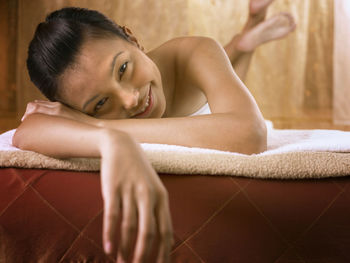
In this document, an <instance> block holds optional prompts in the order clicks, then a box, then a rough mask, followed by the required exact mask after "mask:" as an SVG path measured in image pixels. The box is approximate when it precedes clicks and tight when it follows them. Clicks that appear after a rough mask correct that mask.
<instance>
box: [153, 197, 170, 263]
mask: <svg viewBox="0 0 350 263" xmlns="http://www.w3.org/2000/svg"><path fill="white" fill-rule="evenodd" d="M156 217H157V222H158V228H159V234H160V240H159V250H158V257H157V262H170V251H171V248H172V245H173V244H174V239H173V228H172V222H171V215H170V209H169V204H168V201H167V199H163V200H162V201H161V202H160V205H159V207H158V208H157V210H156Z"/></svg>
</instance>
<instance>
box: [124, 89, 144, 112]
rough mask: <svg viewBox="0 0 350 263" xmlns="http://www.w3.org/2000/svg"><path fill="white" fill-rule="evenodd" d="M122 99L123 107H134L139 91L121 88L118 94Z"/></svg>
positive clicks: (136, 103)
mask: <svg viewBox="0 0 350 263" xmlns="http://www.w3.org/2000/svg"><path fill="white" fill-rule="evenodd" d="M119 96H120V97H121V100H122V104H123V107H124V108H125V109H126V110H130V109H133V108H135V107H136V106H137V105H138V102H139V97H140V92H138V91H130V90H127V91H125V90H122V91H121V92H120V94H119Z"/></svg>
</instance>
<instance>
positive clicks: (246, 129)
mask: <svg viewBox="0 0 350 263" xmlns="http://www.w3.org/2000/svg"><path fill="white" fill-rule="evenodd" d="M95 124H96V125H97V126H99V127H104V128H108V129H115V130H121V131H124V132H126V133H128V134H130V135H131V136H132V137H134V139H135V140H136V141H138V142H140V143H161V144H174V145H182V146H188V147H201V148H210V149H218V150H224V151H232V152H240V153H246V154H252V153H258V152H261V151H264V150H265V149H266V127H265V122H264V121H263V120H257V119H254V120H253V119H252V118H244V117H239V118H238V117H235V116H233V114H231V113H216V114H210V115H201V116H192V117H176V118H162V119H123V120H96V122H95Z"/></svg>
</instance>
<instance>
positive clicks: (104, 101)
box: [94, 97, 108, 113]
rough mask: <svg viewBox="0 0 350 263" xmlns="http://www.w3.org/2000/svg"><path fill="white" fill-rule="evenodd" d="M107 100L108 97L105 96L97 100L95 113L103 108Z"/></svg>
mask: <svg viewBox="0 0 350 263" xmlns="http://www.w3.org/2000/svg"><path fill="white" fill-rule="evenodd" d="M107 100H108V97H106V98H103V99H102V100H100V101H99V102H97V104H96V106H95V108H94V113H97V112H98V111H99V110H100V109H101V108H102V106H103V105H104V104H105V103H106V101H107Z"/></svg>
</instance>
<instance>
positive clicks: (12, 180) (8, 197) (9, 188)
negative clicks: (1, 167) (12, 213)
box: [0, 169, 26, 215]
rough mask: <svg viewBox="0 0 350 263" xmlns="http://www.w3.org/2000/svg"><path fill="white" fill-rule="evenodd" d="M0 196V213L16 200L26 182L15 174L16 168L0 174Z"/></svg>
mask: <svg viewBox="0 0 350 263" xmlns="http://www.w3.org/2000/svg"><path fill="white" fill-rule="evenodd" d="M0 186H1V190H2V193H1V198H0V215H1V214H3V213H4V212H5V210H6V208H7V207H8V206H9V205H11V203H12V202H13V201H14V200H16V198H18V197H19V196H20V195H21V194H22V193H23V192H24V190H25V188H26V184H25V183H24V182H23V180H22V179H21V178H20V177H18V176H17V174H16V170H14V169H11V170H10V171H9V172H8V173H3V174H1V176H0Z"/></svg>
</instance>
